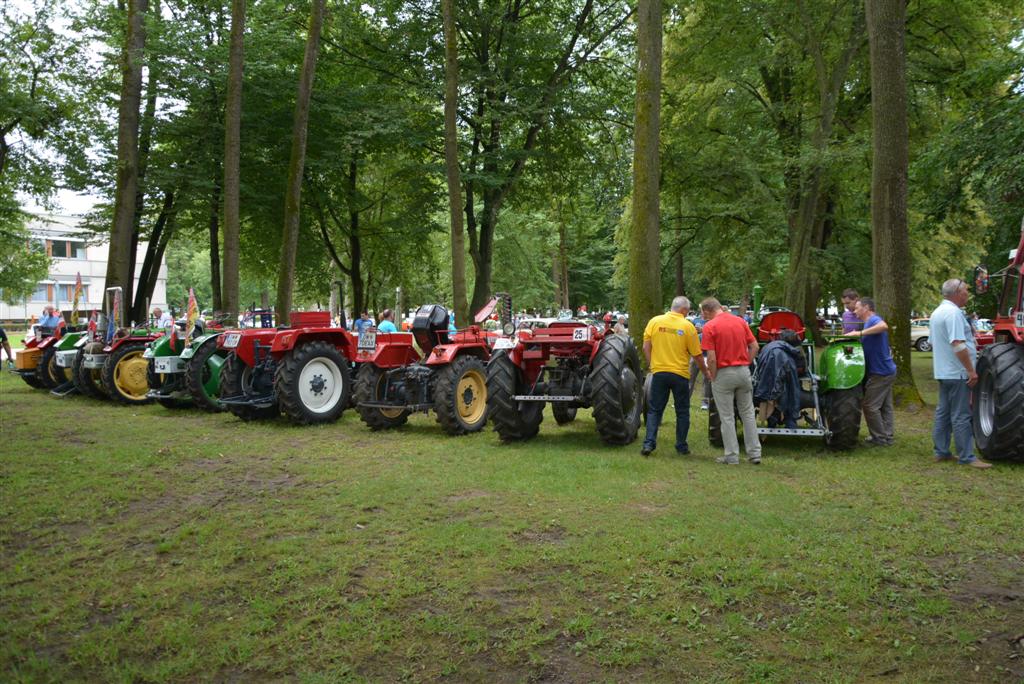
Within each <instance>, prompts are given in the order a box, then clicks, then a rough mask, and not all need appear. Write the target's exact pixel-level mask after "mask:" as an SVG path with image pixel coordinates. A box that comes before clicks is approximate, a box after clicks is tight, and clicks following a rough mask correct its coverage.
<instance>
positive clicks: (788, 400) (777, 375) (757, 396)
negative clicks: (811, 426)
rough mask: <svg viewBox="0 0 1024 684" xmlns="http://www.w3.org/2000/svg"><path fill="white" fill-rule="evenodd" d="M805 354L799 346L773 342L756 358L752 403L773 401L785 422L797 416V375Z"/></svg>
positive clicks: (798, 403)
mask: <svg viewBox="0 0 1024 684" xmlns="http://www.w3.org/2000/svg"><path fill="white" fill-rule="evenodd" d="M803 368H804V355H803V352H801V351H800V348H799V347H794V346H793V345H791V344H789V343H787V342H783V341H782V340H775V341H774V342H769V343H768V344H767V345H765V347H764V348H763V349H762V350H761V353H759V354H758V355H757V369H756V370H755V371H754V403H755V404H757V403H759V402H762V401H774V402H775V405H776V406H778V408H779V410H780V411H782V414H783V415H784V416H785V417H786V419H787V423H788V422H789V421H790V420H796V418H797V416H799V415H800V372H801V371H802V370H803Z"/></svg>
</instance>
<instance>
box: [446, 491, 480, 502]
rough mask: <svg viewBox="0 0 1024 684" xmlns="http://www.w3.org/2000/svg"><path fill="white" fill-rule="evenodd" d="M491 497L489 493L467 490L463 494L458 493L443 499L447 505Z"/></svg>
mask: <svg viewBox="0 0 1024 684" xmlns="http://www.w3.org/2000/svg"><path fill="white" fill-rule="evenodd" d="M490 495H491V493H490V492H485V491H483V490H482V489H469V490H466V491H464V492H458V493H456V494H452V495H450V496H448V497H446V498H445V501H446V502H448V503H456V502H459V501H471V500H473V499H484V498H487V497H489V496H490Z"/></svg>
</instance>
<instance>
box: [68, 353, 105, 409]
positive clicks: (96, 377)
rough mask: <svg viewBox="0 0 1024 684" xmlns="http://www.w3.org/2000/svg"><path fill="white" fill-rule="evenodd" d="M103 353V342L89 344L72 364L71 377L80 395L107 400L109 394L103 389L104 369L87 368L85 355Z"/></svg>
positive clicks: (76, 355)
mask: <svg viewBox="0 0 1024 684" xmlns="http://www.w3.org/2000/svg"><path fill="white" fill-rule="evenodd" d="M101 351H103V343H102V342H88V343H86V345H85V346H84V347H82V348H80V349H79V350H78V353H77V354H75V362H74V363H73V364H71V377H72V378H73V379H74V381H75V387H77V388H78V391H79V393H81V394H82V395H83V396H86V397H92V398H93V399H106V398H107V393H106V391H105V390H104V389H103V369H102V368H86V367H85V365H84V364H85V355H86V354H97V353H99V352H101Z"/></svg>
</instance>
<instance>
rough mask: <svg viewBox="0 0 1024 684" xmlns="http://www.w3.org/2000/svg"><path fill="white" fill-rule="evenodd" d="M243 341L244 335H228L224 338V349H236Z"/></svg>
mask: <svg viewBox="0 0 1024 684" xmlns="http://www.w3.org/2000/svg"><path fill="white" fill-rule="evenodd" d="M241 341H242V333H228V334H227V335H225V336H224V348H225V349H234V348H235V347H237V346H238V343H239V342H241Z"/></svg>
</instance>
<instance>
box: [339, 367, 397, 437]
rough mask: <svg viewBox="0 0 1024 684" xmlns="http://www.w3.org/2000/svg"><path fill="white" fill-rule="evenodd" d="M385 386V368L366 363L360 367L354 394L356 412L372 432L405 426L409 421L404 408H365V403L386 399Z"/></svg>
mask: <svg viewBox="0 0 1024 684" xmlns="http://www.w3.org/2000/svg"><path fill="white" fill-rule="evenodd" d="M385 384H386V380H385V371H384V369H383V368H380V367H378V366H375V365H373V364H372V363H364V364H363V365H362V366H360V367H359V371H358V372H357V373H356V382H355V387H353V391H352V394H353V395H354V396H355V403H356V411H357V412H358V413H359V418H360V419H361V420H362V421H363V422H364V423H366V425H367V427H369V428H370V429H371V430H387V429H389V428H396V427H398V426H400V425H405V423H406V421H407V420H409V411H408V410H406V409H404V408H379V407H375V406H363V404H364V403H365V402H380V401H383V400H384V399H386V396H385V389H386V388H385Z"/></svg>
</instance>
